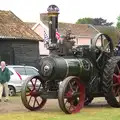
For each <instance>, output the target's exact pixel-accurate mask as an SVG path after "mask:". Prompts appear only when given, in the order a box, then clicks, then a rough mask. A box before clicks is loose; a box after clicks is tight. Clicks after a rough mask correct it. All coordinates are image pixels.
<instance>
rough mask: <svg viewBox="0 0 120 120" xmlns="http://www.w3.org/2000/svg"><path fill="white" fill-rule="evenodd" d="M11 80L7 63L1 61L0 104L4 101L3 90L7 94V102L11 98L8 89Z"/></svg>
mask: <svg viewBox="0 0 120 120" xmlns="http://www.w3.org/2000/svg"><path fill="white" fill-rule="evenodd" d="M9 80H10V72H9V69H8V68H7V67H6V63H5V61H1V68H0V102H1V101H2V94H3V89H4V93H5V100H4V101H5V102H7V101H8V97H9V89H8V82H9Z"/></svg>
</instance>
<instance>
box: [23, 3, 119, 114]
mask: <svg viewBox="0 0 120 120" xmlns="http://www.w3.org/2000/svg"><path fill="white" fill-rule="evenodd" d="M47 10H48V18H49V24H48V25H49V41H48V43H47V48H48V49H49V51H50V55H49V56H47V57H44V58H42V59H41V60H40V62H39V72H40V75H38V76H32V77H30V78H28V79H27V80H26V81H25V83H24V85H23V88H22V92H21V99H22V102H23V104H24V106H25V107H26V108H27V109H29V110H32V111H33V110H38V109H41V108H42V107H43V106H44V105H45V103H46V101H47V99H58V102H59V106H60V108H61V110H62V111H63V112H65V113H67V114H72V113H76V112H79V111H80V110H81V109H82V108H83V106H84V105H88V104H89V103H90V102H91V101H92V100H93V98H94V97H105V98H106V100H107V102H108V104H110V105H111V106H112V107H120V57H118V56H113V52H114V51H113V43H112V40H111V38H110V37H109V36H108V35H106V34H103V33H98V34H97V35H96V36H95V37H94V38H92V39H91V44H90V45H77V46H75V42H74V37H73V36H71V34H70V32H69V31H68V32H67V33H66V35H64V36H63V38H62V39H61V40H57V38H56V31H58V14H59V8H58V7H57V6H56V5H50V6H49V7H48V9H47Z"/></svg>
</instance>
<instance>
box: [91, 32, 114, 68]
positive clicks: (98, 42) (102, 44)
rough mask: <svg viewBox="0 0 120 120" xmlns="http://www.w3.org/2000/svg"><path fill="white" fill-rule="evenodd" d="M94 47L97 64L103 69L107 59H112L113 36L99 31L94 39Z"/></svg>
mask: <svg viewBox="0 0 120 120" xmlns="http://www.w3.org/2000/svg"><path fill="white" fill-rule="evenodd" d="M92 48H93V49H94V50H95V54H96V55H95V58H96V61H95V62H96V65H97V67H98V68H99V69H102V68H103V67H104V65H105V61H107V60H108V59H110V57H111V56H112V55H113V43H112V40H111V38H110V37H109V36H108V35H106V34H102V33H99V34H97V35H96V36H95V38H94V39H93V40H92Z"/></svg>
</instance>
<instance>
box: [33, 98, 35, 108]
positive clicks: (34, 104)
mask: <svg viewBox="0 0 120 120" xmlns="http://www.w3.org/2000/svg"><path fill="white" fill-rule="evenodd" d="M35 102H36V100H35V97H34V102H33V108H34V107H35Z"/></svg>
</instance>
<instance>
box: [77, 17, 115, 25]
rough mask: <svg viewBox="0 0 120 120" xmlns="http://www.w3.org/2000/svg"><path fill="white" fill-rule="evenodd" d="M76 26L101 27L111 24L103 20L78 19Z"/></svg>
mask: <svg viewBox="0 0 120 120" xmlns="http://www.w3.org/2000/svg"><path fill="white" fill-rule="evenodd" d="M76 24H92V25H101V26H104V25H105V26H111V25H112V24H113V23H112V22H107V20H105V19H103V18H82V19H78V20H77V22H76Z"/></svg>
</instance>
